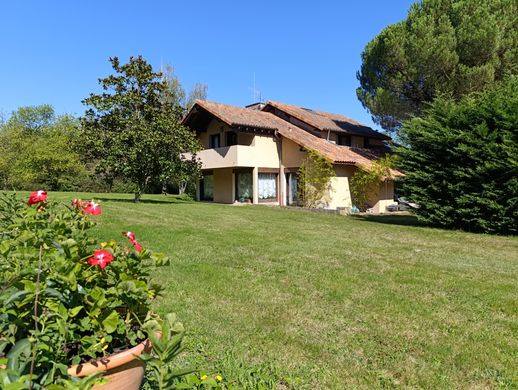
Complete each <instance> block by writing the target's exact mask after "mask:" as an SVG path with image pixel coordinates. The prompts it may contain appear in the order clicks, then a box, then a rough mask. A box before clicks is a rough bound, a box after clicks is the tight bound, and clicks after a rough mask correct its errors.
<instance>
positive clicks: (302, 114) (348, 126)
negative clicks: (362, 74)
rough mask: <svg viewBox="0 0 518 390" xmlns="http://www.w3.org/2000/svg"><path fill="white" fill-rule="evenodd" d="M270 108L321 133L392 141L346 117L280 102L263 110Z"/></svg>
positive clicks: (273, 103)
mask: <svg viewBox="0 0 518 390" xmlns="http://www.w3.org/2000/svg"><path fill="white" fill-rule="evenodd" d="M268 106H270V107H275V108H277V109H279V110H281V111H284V112H285V113H287V114H289V115H291V116H293V117H295V118H297V119H298V120H301V121H303V122H305V123H307V124H308V125H311V126H312V127H314V128H316V129H318V130H321V131H328V130H330V131H334V132H338V133H345V134H356V135H362V136H366V137H371V138H379V139H385V140H388V139H390V137H388V136H386V135H385V134H382V133H380V132H378V131H376V130H373V129H371V128H370V127H368V126H365V125H362V124H361V123H360V122H358V121H355V120H354V119H351V118H348V117H346V116H344V115H339V114H333V113H330V112H324V111H317V110H312V109H310V108H303V107H298V106H293V105H291V104H285V103H280V102H268V103H266V105H265V107H264V108H263V110H268Z"/></svg>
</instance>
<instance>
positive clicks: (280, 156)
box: [274, 130, 285, 206]
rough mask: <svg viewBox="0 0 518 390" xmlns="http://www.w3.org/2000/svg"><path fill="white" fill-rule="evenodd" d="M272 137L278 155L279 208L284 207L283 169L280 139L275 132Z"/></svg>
mask: <svg viewBox="0 0 518 390" xmlns="http://www.w3.org/2000/svg"><path fill="white" fill-rule="evenodd" d="M274 137H275V138H276V139H277V153H278V154H279V176H278V177H279V179H278V188H279V193H278V194H277V196H278V201H279V206H284V191H285V190H284V188H283V187H284V186H283V185H282V183H283V180H284V169H283V165H282V137H281V136H279V132H278V131H277V130H275V132H274Z"/></svg>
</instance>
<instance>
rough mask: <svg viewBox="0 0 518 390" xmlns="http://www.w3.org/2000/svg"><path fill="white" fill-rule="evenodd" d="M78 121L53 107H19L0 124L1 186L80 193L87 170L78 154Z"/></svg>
mask: <svg viewBox="0 0 518 390" xmlns="http://www.w3.org/2000/svg"><path fill="white" fill-rule="evenodd" d="M78 125H79V123H78V121H77V120H76V119H75V118H73V117H71V116H69V115H62V116H56V115H55V113H54V109H53V108H52V106H50V105H41V106H29V107H20V108H19V109H18V110H17V111H15V112H13V113H12V115H11V116H10V118H9V120H7V121H6V123H5V124H3V125H2V124H0V186H1V187H2V188H8V189H17V190H28V189H33V188H35V187H42V188H45V189H48V190H73V189H77V188H78V186H79V185H80V183H81V180H84V179H85V178H86V177H87V170H86V168H85V166H84V164H83V163H82V161H81V159H80V156H79V154H78V153H77V151H76V145H77V143H78Z"/></svg>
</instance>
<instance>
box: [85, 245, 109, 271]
mask: <svg viewBox="0 0 518 390" xmlns="http://www.w3.org/2000/svg"><path fill="white" fill-rule="evenodd" d="M112 261H113V255H112V254H111V253H110V252H108V251H107V250H104V249H99V250H96V251H95V252H94V255H93V257H90V258H89V259H88V263H89V264H90V265H98V266H99V267H101V268H102V269H104V267H106V266H107V265H108V264H110V263H111V262H112Z"/></svg>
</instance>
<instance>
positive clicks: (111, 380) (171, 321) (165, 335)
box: [0, 191, 187, 390]
mask: <svg viewBox="0 0 518 390" xmlns="http://www.w3.org/2000/svg"><path fill="white" fill-rule="evenodd" d="M100 213H101V209H100V206H99V204H97V203H95V202H93V201H91V202H84V201H81V200H74V201H73V202H72V203H71V204H59V203H57V202H54V201H50V200H49V199H48V197H47V194H46V193H45V191H36V192H33V193H32V194H31V195H30V197H29V199H28V201H27V202H20V200H19V199H18V198H17V196H16V195H14V194H11V195H5V194H4V195H0V365H1V366H2V370H0V388H5V389H25V388H29V389H72V388H81V389H83V388H91V387H92V386H96V387H95V388H100V389H103V390H105V389H106V390H109V389H115V388H117V389H128V390H131V389H138V388H139V386H140V383H141V381H142V376H143V374H144V365H145V364H144V361H145V360H147V361H149V362H150V366H151V367H152V368H153V367H161V368H160V369H161V371H160V372H161V375H162V376H161V377H158V376H157V377H156V378H155V380H156V381H157V383H158V387H159V388H165V386H167V383H173V382H172V381H173V380H174V378H176V377H178V376H181V375H184V374H185V373H186V372H187V371H181V370H180V371H172V370H169V371H167V370H166V371H164V370H165V368H164V367H169V366H168V363H169V362H170V361H171V360H172V359H173V358H174V357H175V356H176V355H177V354H178V353H179V351H180V343H181V340H182V335H183V330H182V327H181V325H180V324H179V323H177V322H176V320H175V318H174V316H172V315H168V316H166V317H165V318H163V319H162V318H160V317H158V316H157V315H156V314H155V313H153V312H152V310H151V304H152V301H153V299H154V298H155V297H156V296H157V294H158V293H159V290H160V289H159V287H158V286H156V285H154V284H153V283H152V282H151V281H150V277H149V276H150V272H151V271H152V270H153V269H154V267H156V266H162V265H165V264H167V263H168V259H167V258H166V257H164V256H163V255H160V254H158V253H154V252H152V251H151V250H149V249H148V248H143V247H142V246H141V245H140V243H139V242H138V241H137V238H136V236H135V234H134V233H133V232H124V233H123V236H124V238H123V240H124V241H123V242H122V243H119V242H117V241H116V240H114V239H113V238H112V239H111V240H107V241H106V242H99V240H97V239H96V238H95V237H94V235H93V234H92V233H91V228H92V227H93V226H95V222H94V221H93V219H94V218H95V216H96V215H99V214H100ZM150 337H151V340H150ZM153 343H155V344H156V345H155V346H156V347H157V348H158V350H157V353H152V351H151V349H152V347H153V345H152V344H153ZM151 371H152V372H151V373H153V372H155V371H156V370H151ZM120 380H122V381H123V384H120V383H119V382H118V381H120ZM168 381H169V382H168ZM99 386H100V387H99Z"/></svg>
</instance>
